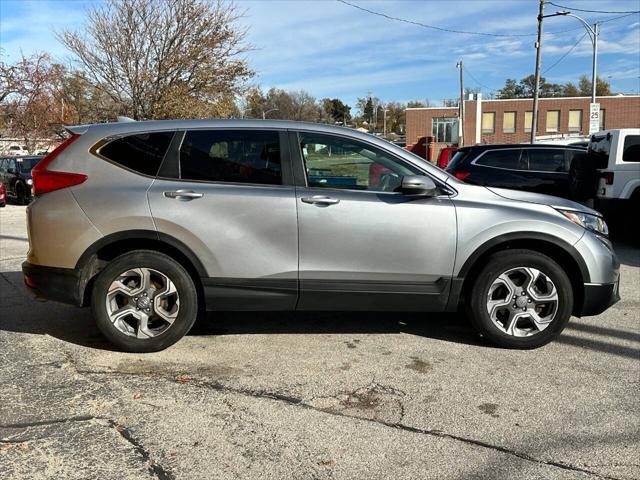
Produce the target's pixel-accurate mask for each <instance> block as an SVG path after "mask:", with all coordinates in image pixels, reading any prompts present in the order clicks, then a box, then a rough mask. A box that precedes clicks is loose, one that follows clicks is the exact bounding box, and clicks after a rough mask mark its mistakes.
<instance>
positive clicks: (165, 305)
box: [91, 250, 198, 353]
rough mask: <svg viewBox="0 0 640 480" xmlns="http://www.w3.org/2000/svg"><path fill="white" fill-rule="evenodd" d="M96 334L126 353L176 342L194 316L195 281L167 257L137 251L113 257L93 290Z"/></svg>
mask: <svg viewBox="0 0 640 480" xmlns="http://www.w3.org/2000/svg"><path fill="white" fill-rule="evenodd" d="M91 308H92V311H93V315H94V317H95V319H96V324H97V326H98V328H99V329H100V331H101V332H102V333H103V335H104V336H105V337H107V339H108V340H110V341H111V342H112V343H113V344H115V345H116V346H118V347H119V348H121V349H122V350H125V351H127V352H139V353H143V352H155V351H158V350H163V349H165V348H167V347H169V346H171V345H173V344H174V343H175V342H177V341H178V340H180V339H181V338H182V337H183V336H184V335H186V334H187V332H188V331H189V330H190V329H191V327H192V326H193V324H194V322H195V320H196V317H197V314H198V299H197V291H196V288H195V285H194V283H193V279H192V278H191V276H190V275H189V273H188V272H187V271H186V270H185V269H184V267H183V266H182V265H180V264H179V263H178V262H176V261H175V260H173V259H172V258H171V257H169V256H167V255H165V254H163V253H159V252H154V251H148V250H137V251H134V252H130V253H126V254H124V255H121V256H119V257H117V258H115V259H114V260H113V261H111V262H110V263H109V264H108V265H107V266H106V267H105V268H104V270H102V271H101V272H100V273H99V275H98V277H97V279H96V281H95V284H94V286H93V290H92V294H91Z"/></svg>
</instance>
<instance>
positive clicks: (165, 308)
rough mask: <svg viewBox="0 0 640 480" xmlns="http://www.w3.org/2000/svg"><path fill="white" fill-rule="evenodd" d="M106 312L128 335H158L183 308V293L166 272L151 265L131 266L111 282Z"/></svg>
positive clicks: (142, 336) (167, 327) (138, 336)
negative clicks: (181, 304)
mask: <svg viewBox="0 0 640 480" xmlns="http://www.w3.org/2000/svg"><path fill="white" fill-rule="evenodd" d="M106 307H107V315H108V316H109V320H111V323H113V325H114V326H115V327H116V328H117V329H118V330H119V331H120V332H122V333H124V334H125V335H128V336H131V337H136V338H140V339H145V338H152V337H156V336H158V335H160V334H162V333H164V332H165V331H167V329H169V328H170V327H171V325H172V324H173V322H174V321H175V320H176V318H177V316H178V312H179V310H180V296H179V294H178V291H177V289H176V286H175V285H174V283H173V282H172V281H171V279H169V277H168V276H167V275H165V274H164V273H162V272H160V271H158V270H154V269H151V268H144V267H141V268H133V269H129V270H127V271H125V272H123V273H121V274H120V275H118V276H117V277H116V279H115V280H114V281H113V282H111V284H110V285H109V289H108V290H107V295H106Z"/></svg>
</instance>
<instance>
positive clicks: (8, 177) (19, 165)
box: [0, 156, 43, 205]
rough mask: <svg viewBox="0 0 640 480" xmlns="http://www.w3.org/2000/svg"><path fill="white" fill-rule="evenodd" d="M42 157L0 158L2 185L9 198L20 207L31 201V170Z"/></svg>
mask: <svg viewBox="0 0 640 480" xmlns="http://www.w3.org/2000/svg"><path fill="white" fill-rule="evenodd" d="M42 158H43V157H42V156H33V157H5V158H0V183H2V184H3V185H4V187H5V189H6V195H7V198H12V199H13V200H14V201H16V202H17V203H18V204H20V205H26V204H27V203H29V202H30V201H31V185H32V183H33V180H32V179H31V170H32V169H33V167H35V166H36V165H37V164H38V162H39V161H40V160H42Z"/></svg>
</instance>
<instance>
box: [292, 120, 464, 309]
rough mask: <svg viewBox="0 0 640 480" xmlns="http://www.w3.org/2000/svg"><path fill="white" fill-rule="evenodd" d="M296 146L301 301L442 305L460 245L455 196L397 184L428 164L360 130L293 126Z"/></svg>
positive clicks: (339, 305)
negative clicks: (411, 191)
mask: <svg viewBox="0 0 640 480" xmlns="http://www.w3.org/2000/svg"><path fill="white" fill-rule="evenodd" d="M291 150H292V156H293V157H294V158H296V159H297V160H296V161H295V163H294V167H295V168H296V172H297V174H296V178H297V179H298V181H299V183H300V187H299V188H298V189H297V204H298V218H299V223H298V228H299V239H300V240H299V241H300V247H299V248H300V299H299V302H298V308H299V309H301V310H340V309H344V310H354V309H358V310H409V311H410V310H441V309H444V307H445V305H446V302H447V300H448V294H449V289H450V281H451V275H452V271H453V263H454V260H455V252H456V214H455V210H454V206H453V203H452V201H451V199H450V198H449V197H448V196H447V195H444V194H443V195H441V196H437V197H430V198H428V197H421V196H415V195H413V196H412V195H405V194H403V193H399V192H398V187H399V185H400V181H401V177H402V176H403V175H414V174H415V175H419V174H424V172H421V171H420V170H419V169H417V167H415V166H414V165H412V164H410V163H408V162H405V161H403V160H402V159H401V158H399V157H396V156H394V155H393V154H392V153H390V152H388V151H386V150H383V149H381V148H379V147H377V146H375V145H371V144H368V143H366V142H363V141H361V140H356V139H353V138H349V137H342V136H338V135H335V134H319V133H315V132H304V131H302V132H297V133H292V135H291ZM300 167H302V169H301V170H300ZM298 172H299V174H298Z"/></svg>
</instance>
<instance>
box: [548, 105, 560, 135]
mask: <svg viewBox="0 0 640 480" xmlns="http://www.w3.org/2000/svg"><path fill="white" fill-rule="evenodd" d="M559 130H560V110H549V111H548V112H547V132H558V131H559Z"/></svg>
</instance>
